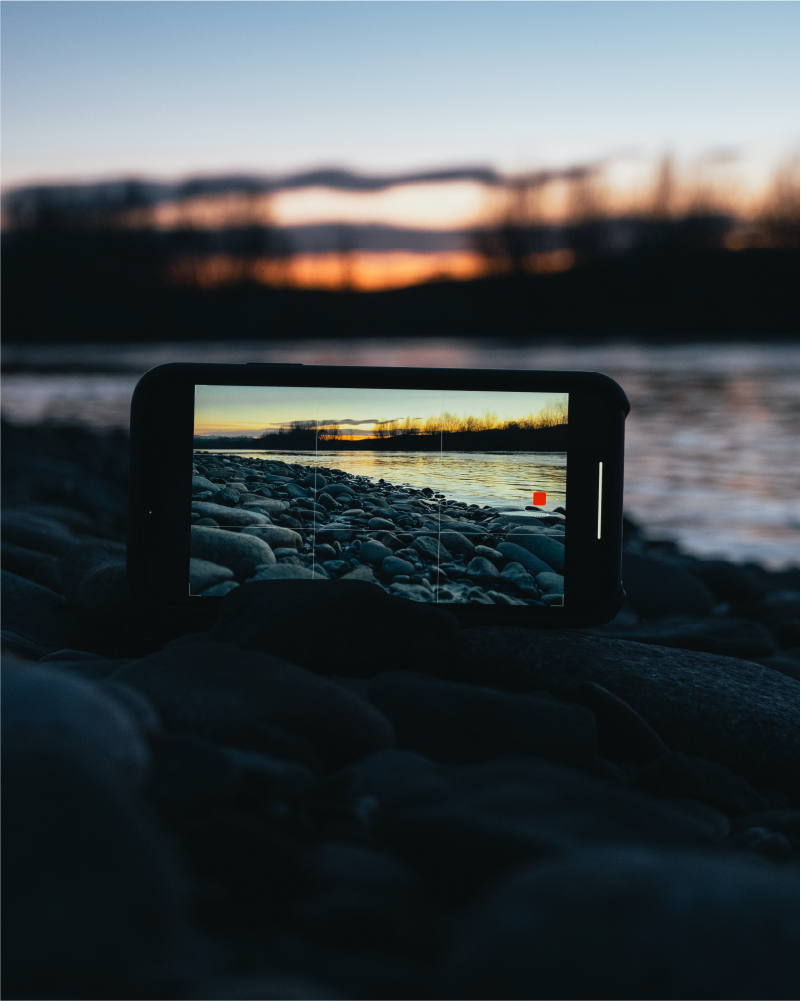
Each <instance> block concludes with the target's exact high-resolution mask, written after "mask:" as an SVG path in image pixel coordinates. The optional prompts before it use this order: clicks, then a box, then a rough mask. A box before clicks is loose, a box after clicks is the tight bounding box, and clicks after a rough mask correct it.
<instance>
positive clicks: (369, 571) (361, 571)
mask: <svg viewBox="0 0 801 1001" xmlns="http://www.w3.org/2000/svg"><path fill="white" fill-rule="evenodd" d="M342 580H361V581H364V582H365V583H367V584H379V582H378V578H377V577H376V575H375V574H374V573H373V568H372V567H356V569H355V570H351V571H350V573H346V574H344V575H343V576H342ZM379 587H380V584H379Z"/></svg>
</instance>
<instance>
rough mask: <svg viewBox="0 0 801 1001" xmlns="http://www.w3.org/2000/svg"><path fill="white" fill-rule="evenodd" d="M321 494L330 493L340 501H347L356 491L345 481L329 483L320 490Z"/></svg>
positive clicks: (353, 496)
mask: <svg viewBox="0 0 801 1001" xmlns="http://www.w3.org/2000/svg"><path fill="white" fill-rule="evenodd" d="M320 493H321V494H330V495H331V497H335V498H336V499H337V500H340V501H343V502H344V501H349V500H353V498H355V496H356V493H355V491H354V490H353V488H352V487H349V486H348V485H347V484H346V483H329V484H327V485H326V486H324V487H323V488H322V490H320Z"/></svg>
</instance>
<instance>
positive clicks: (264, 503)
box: [240, 494, 289, 515]
mask: <svg viewBox="0 0 801 1001" xmlns="http://www.w3.org/2000/svg"><path fill="white" fill-rule="evenodd" d="M240 503H241V504H242V506H243V507H246V508H255V509H256V510H257V511H263V512H266V513H267V514H270V515H280V514H281V513H282V512H283V511H288V510H289V504H287V503H286V501H280V500H274V499H273V498H272V497H255V496H253V495H251V494H248V496H247V497H244V498H243V499H242V500H241V502H240Z"/></svg>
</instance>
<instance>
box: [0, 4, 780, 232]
mask: <svg viewBox="0 0 801 1001" xmlns="http://www.w3.org/2000/svg"><path fill="white" fill-rule="evenodd" d="M0 15H1V17H2V146H3V175H2V179H3V184H4V185H5V186H9V185H19V184H22V183H27V182H31V181H41V180H64V179H71V178H99V177H107V176H118V175H121V174H139V175H150V176H162V177H166V176H179V175H185V174H188V173H197V172H206V173H208V172H219V171H229V170H243V171H259V172H274V171H285V170H295V169H300V168H304V167H308V166H316V165H321V164H334V165H344V166H349V167H354V168H357V169H362V170H386V171H390V170H391V171H395V170H402V169H417V168H426V167H434V166H440V165H442V166H449V165H452V164H465V163H476V164H488V165H491V166H494V167H497V168H499V169H502V170H522V169H530V168H533V167H558V166H562V165H566V164H571V163H577V162H587V161H595V160H598V159H599V158H606V157H610V158H613V159H615V160H616V162H620V163H622V164H624V165H625V163H629V164H634V165H635V166H636V164H637V163H638V162H641V161H644V160H649V159H650V160H652V159H653V158H655V157H657V156H658V155H660V154H661V153H662V152H664V151H668V150H669V151H672V152H673V153H675V154H676V156H677V157H678V158H679V159H681V160H684V161H687V162H691V161H694V160H698V159H699V158H703V157H704V156H708V155H709V154H710V153H712V154H715V155H718V154H720V152H721V151H726V155H732V156H734V157H735V158H739V159H740V161H741V162H742V164H743V165H744V167H743V169H745V170H748V171H751V172H752V173H753V172H754V171H756V174H758V173H759V171H760V170H762V171H763V172H764V170H765V169H766V166H765V165H766V164H768V163H770V164H773V163H774V162H775V161H776V160H777V159H778V158H781V157H782V156H786V155H787V154H788V151H792V150H793V149H794V148H795V145H796V144H797V138H798V113H799V109H798V22H799V6H798V4H797V3H796V2H794V0H787V2H784V0H781V2H772V0H757V2H750V0H735V2H730V0H721V2H684V0H675V2H674V0H668V2H662V0H653V2H639V0H633V2H607V0H597V2H583V0H575V2H573V0H569V2H568V0H556V2H540V0H524V2H504V0H497V2H496V0H484V2H466V3H465V2H460V0H453V2H439V0H430V2H372V0H368V2H351V0H335V2H321V3H320V2H272V0H268V2H261V0H257V2H238V0H232V2H215V0H212V2H194V0H188V2H159V0H155V2H126V0H122V2H104V0H100V2H81V0H79V2H72V0H70V2H49V0H45V2H27V0H25V2H21V0H5V2H3V3H2V5H1V9H0ZM756 174H754V176H756ZM429 196H430V197H429V203H428V204H429V208H428V210H423V211H422V216H423V217H425V218H427V216H426V211H429V212H431V211H435V209H434V208H433V206H434V203H436V197H435V195H434V196H431V193H429ZM396 197H397V196H396ZM407 197H408V196H407ZM452 197H454V198H456V199H457V200H458V198H459V197H462V198H466V199H467V200H468V201H469V199H470V197H471V195H470V193H469V191H463V192H462V193H461V195H460V194H459V193H458V192H457V193H455V194H453V195H452ZM323 202H325V199H324V198H323ZM301 203H302V199H300V202H299V203H298V204H297V205H296V206H295V207H294V208H293V209H292V211H291V212H289V215H290V216H291V218H292V220H295V219H301V218H303V219H306V218H309V217H310V216H314V217H315V218H319V217H320V212H321V211H322V214H323V216H325V212H326V209H325V204H323V208H322V210H321V209H320V206H319V205H317V206H316V208H315V207H314V206H312V207H311V208H310V207H309V206H308V205H304V204H301ZM409 211H411V213H412V215H413V214H414V211H415V210H414V209H412V210H409ZM409 211H407V210H406V209H401V210H399V211H398V215H399V217H400V218H404V219H405V218H408V217H409ZM315 213H316V214H315ZM404 213H405V214H404ZM444 214H445V215H448V213H447V212H445V213H444ZM418 215H420V212H418ZM448 218H450V216H448Z"/></svg>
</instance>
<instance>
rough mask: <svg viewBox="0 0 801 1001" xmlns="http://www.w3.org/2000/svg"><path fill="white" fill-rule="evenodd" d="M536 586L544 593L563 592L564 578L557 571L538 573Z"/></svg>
mask: <svg viewBox="0 0 801 1001" xmlns="http://www.w3.org/2000/svg"><path fill="white" fill-rule="evenodd" d="M535 579H536V581H537V587H538V588H540V590H541V591H542V593H543V594H544V595H545V594H564V593H565V578H564V577H562V575H561V574H558V573H538V574H537V576H536V578H535Z"/></svg>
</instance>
